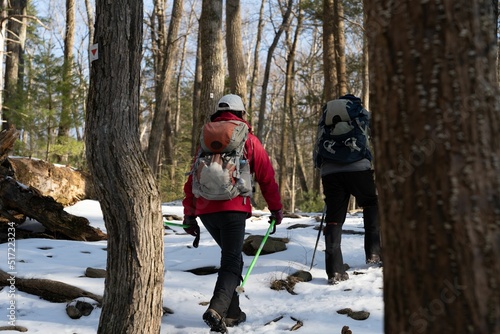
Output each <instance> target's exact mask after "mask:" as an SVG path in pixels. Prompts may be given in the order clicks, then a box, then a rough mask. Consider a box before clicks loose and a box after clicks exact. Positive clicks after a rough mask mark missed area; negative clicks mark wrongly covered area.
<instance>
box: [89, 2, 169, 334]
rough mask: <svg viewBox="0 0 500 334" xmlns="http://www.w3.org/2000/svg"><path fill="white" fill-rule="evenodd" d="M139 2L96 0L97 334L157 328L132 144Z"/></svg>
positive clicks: (155, 282) (153, 270)
mask: <svg viewBox="0 0 500 334" xmlns="http://www.w3.org/2000/svg"><path fill="white" fill-rule="evenodd" d="M142 23H143V2H142V1H137V0H115V1H111V2H109V1H106V0H97V1H96V23H95V40H94V43H97V44H98V46H99V52H98V54H99V58H98V59H97V60H94V61H93V62H92V64H91V66H92V68H91V73H90V90H89V97H88V108H87V110H88V113H87V117H86V136H85V137H86V144H87V161H88V163H89V170H90V173H91V175H92V177H93V178H94V184H95V186H96V192H97V194H98V199H99V202H100V204H101V208H102V211H103V217H104V222H105V226H106V229H107V232H108V256H107V267H106V271H107V275H106V282H105V288H104V296H103V307H102V313H101V318H100V321H99V327H98V333H131V334H132V333H134V334H135V333H159V332H160V324H161V316H162V288H163V268H164V261H163V256H164V254H163V238H162V237H163V224H162V216H161V208H160V198H159V194H158V188H157V184H156V182H155V178H154V176H153V173H152V171H151V168H150V167H149V164H148V163H147V161H146V158H145V156H144V155H143V154H142V153H141V147H140V143H139V78H140V67H141V51H142V50H141V49H142V34H143V28H142Z"/></svg>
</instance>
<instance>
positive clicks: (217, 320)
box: [203, 308, 227, 333]
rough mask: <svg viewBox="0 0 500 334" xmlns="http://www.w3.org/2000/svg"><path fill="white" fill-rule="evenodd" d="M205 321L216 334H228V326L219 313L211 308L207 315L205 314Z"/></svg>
mask: <svg viewBox="0 0 500 334" xmlns="http://www.w3.org/2000/svg"><path fill="white" fill-rule="evenodd" d="M203 321H205V323H206V324H207V325H208V327H210V330H211V331H212V332H216V333H227V328H226V324H225V323H224V319H222V317H221V316H220V314H219V313H217V311H215V310H213V309H211V308H209V309H208V310H207V311H206V312H205V313H203Z"/></svg>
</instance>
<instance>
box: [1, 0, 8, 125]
mask: <svg viewBox="0 0 500 334" xmlns="http://www.w3.org/2000/svg"><path fill="white" fill-rule="evenodd" d="M8 8H9V6H8V1H7V0H0V61H1V64H2V65H3V62H4V57H5V51H4V50H5V42H6V41H5V39H6V36H7V34H6V32H7V22H8V21H7V16H8V11H7V9H8ZM4 74H5V72H4V67H3V66H0V87H4V83H5V78H4ZM4 113H5V106H4V105H3V89H0V122H1V123H2V130H8V129H9V126H10V125H9V124H7V123H6V122H4Z"/></svg>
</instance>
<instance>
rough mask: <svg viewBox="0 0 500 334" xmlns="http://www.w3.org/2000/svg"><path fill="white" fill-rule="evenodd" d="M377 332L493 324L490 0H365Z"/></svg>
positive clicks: (496, 170)
mask: <svg viewBox="0 0 500 334" xmlns="http://www.w3.org/2000/svg"><path fill="white" fill-rule="evenodd" d="M364 5H365V8H366V10H367V16H368V19H367V29H366V31H367V32H368V39H369V48H370V61H371V67H370V69H371V71H372V72H371V75H370V77H371V78H372V79H373V81H372V82H371V87H370V91H371V105H372V108H371V109H372V111H373V116H374V117H373V120H374V122H373V123H374V124H373V125H374V139H375V141H374V146H375V153H376V158H375V161H376V169H377V170H376V173H377V186H378V190H379V195H380V198H379V199H380V218H381V226H382V240H383V247H384V253H383V256H384V304H385V312H384V314H385V321H384V323H385V332H386V333H428V334H433V333H436V334H437V333H440V334H442V333H500V307H499V305H500V294H499V292H498V288H499V286H500V261H499V260H498V256H499V254H500V165H499V157H500V145H498V143H499V142H500V102H499V96H500V92H499V87H498V82H497V81H496V74H495V67H494V64H495V61H496V52H497V47H496V43H497V36H496V35H495V25H494V24H493V22H496V20H494V19H493V8H492V5H491V1H489V0H488V1H486V0H440V1H427V2H425V1H424V2H422V1H420V2H418V1H389V0H377V1H376V0H371V1H364Z"/></svg>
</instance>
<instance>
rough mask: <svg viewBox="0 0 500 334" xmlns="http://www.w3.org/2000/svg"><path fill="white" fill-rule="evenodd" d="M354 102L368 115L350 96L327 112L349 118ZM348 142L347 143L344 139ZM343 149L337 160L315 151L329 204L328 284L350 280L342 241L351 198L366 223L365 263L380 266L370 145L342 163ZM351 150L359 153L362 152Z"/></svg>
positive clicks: (327, 225)
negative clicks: (323, 156) (347, 107)
mask: <svg viewBox="0 0 500 334" xmlns="http://www.w3.org/2000/svg"><path fill="white" fill-rule="evenodd" d="M337 102H338V103H337ZM355 103H358V104H359V105H360V106H359V108H360V109H362V110H361V113H362V114H364V115H365V116H367V115H368V116H369V114H368V112H367V111H366V110H365V109H364V108H362V106H361V100H360V99H359V98H357V97H355V96H353V95H350V94H349V95H346V96H343V97H341V98H340V101H339V100H335V101H330V102H328V103H327V104H326V105H325V107H324V110H325V113H326V112H327V111H329V112H330V115H334V114H340V115H346V114H347V113H346V110H345V109H346V106H350V105H354V104H355ZM328 108H342V109H343V110H340V111H339V112H337V111H333V110H327V109H328ZM342 117H344V116H342ZM368 120H369V118H368ZM354 122H355V121H354ZM342 123H345V122H338V123H336V124H335V125H333V127H336V126H337V127H340V126H346V124H342ZM348 123H349V122H348ZM351 124H354V123H351ZM354 125H357V124H354ZM367 133H368V128H365V129H364V135H365V136H366V138H365V139H364V140H366V141H367V140H368V135H367ZM360 140H361V139H359V138H358V144H359V143H360ZM345 142H346V143H347V142H348V141H347V140H345ZM351 143H352V141H351ZM337 144H338V141H337ZM317 145H318V144H317ZM346 145H347V144H346ZM354 145H356V140H355V141H354ZM347 146H349V145H347ZM359 146H361V145H359ZM342 149H343V148H341V147H336V154H339V155H340V156H341V157H342V158H340V157H339V160H338V161H333V160H332V159H327V158H322V157H318V156H317V155H318V154H320V153H319V152H318V151H319V150H318V148H317V147H316V148H315V150H314V161H315V165H316V167H317V168H319V169H320V173H321V180H322V185H323V194H324V196H325V205H326V217H325V222H326V226H325V228H324V230H323V234H324V236H325V244H326V251H325V266H326V274H327V276H328V284H336V283H337V282H339V281H344V280H347V279H349V275H348V274H347V273H346V268H345V267H344V260H343V257H342V250H341V238H342V226H343V225H344V222H345V219H346V215H347V209H348V205H349V198H350V196H351V195H353V196H354V197H355V198H356V201H357V204H358V205H359V206H360V207H362V208H363V223H364V229H365V240H364V249H365V257H366V263H367V264H375V265H377V264H380V263H381V247H380V228H379V223H378V202H377V192H376V188H375V182H374V175H373V169H372V162H371V153H370V151H369V145H366V149H367V150H366V152H365V153H363V156H360V157H356V158H354V159H353V160H356V161H350V160H349V161H345V160H344V161H342V159H346V160H347V157H348V155H342V154H340V153H341V152H340V151H341V150H342ZM352 151H353V152H354V153H356V152H359V151H360V150H357V151H355V150H352ZM347 152H349V151H347ZM330 158H332V157H330ZM351 158H352V156H351Z"/></svg>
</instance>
